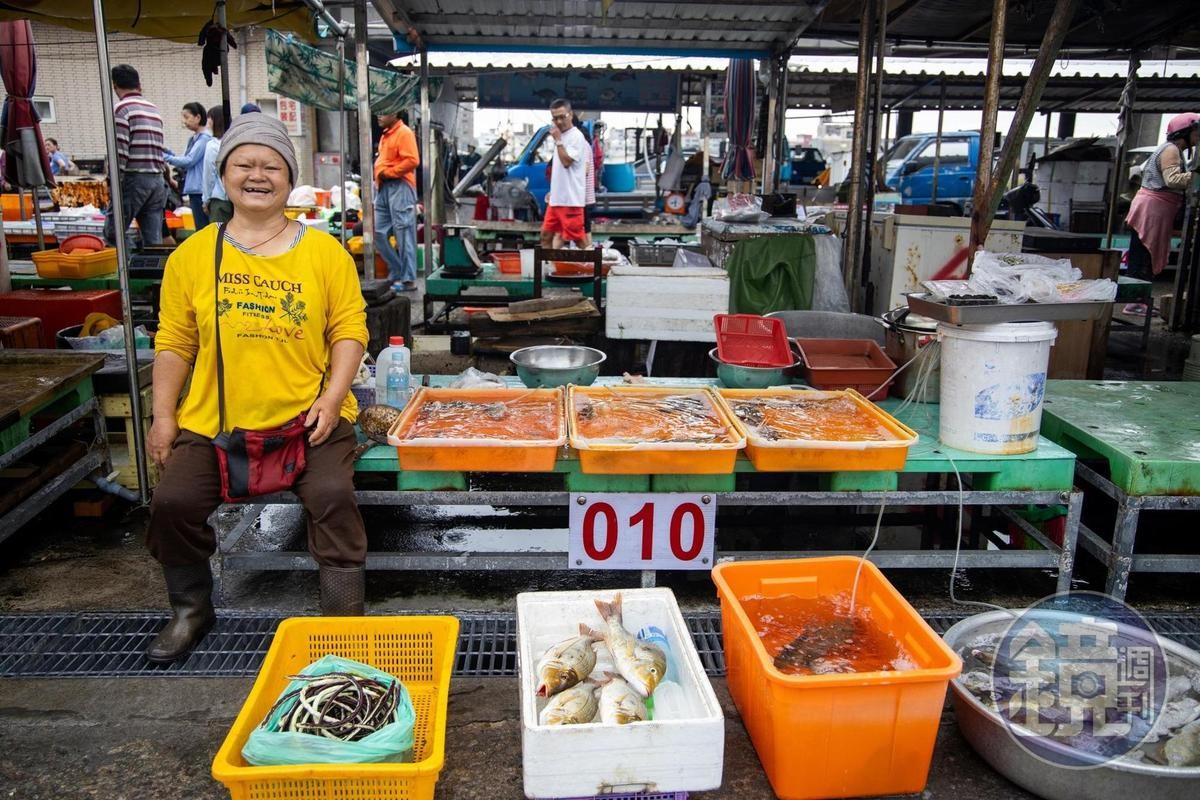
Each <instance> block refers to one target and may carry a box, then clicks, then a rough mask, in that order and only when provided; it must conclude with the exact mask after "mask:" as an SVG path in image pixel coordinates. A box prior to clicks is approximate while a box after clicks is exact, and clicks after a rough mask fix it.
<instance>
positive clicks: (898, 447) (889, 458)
mask: <svg viewBox="0 0 1200 800" xmlns="http://www.w3.org/2000/svg"><path fill="white" fill-rule="evenodd" d="M719 394H720V396H721V401H722V402H723V403H724V404H725V405H726V407H727V409H728V412H729V417H730V418H731V419H732V420H733V424H734V425H736V426H737V427H738V429H739V430H740V431H741V432H742V434H743V435H744V436H745V437H746V457H747V458H749V459H750V463H752V464H753V465H754V468H755V469H756V470H758V471H759V472H805V471H807V472H866V471H875V470H898V469H903V467H904V462H905V461H906V460H907V459H908V448H909V447H911V446H912V445H913V444H915V443H916V441H917V432H916V431H914V430H913V429H912V428H910V427H908V426H907V425H905V424H904V423H902V422H900V421H899V420H897V419H896V418H895V417H892V416H891V415H890V414H888V413H887V412H885V411H883V410H882V409H880V408H879V407H878V406H876V405H875V404H874V403H871V402H870V401H868V400H867V399H866V398H865V397H863V396H862V395H861V394H859V393H858V392H856V391H854V390H853V389H847V390H845V391H840V392H811V391H796V390H793V389H720V390H719ZM772 399H774V400H776V401H779V406H780V407H779V408H772V407H771V406H770V405H769V403H770V401H771V400H772ZM748 401H759V403H762V405H759V404H758V403H755V404H751V403H750V402H748ZM793 408H794V409H796V412H793V411H792V409H793ZM802 408H804V409H805V411H806V412H808V413H805V414H801V413H797V412H799V411H800V409H802ZM756 410H757V411H758V412H759V413H760V414H762V415H763V422H762V423H753V422H752V421H751V420H752V419H753V417H751V418H750V420H747V419H744V418H743V417H744V416H749V415H751V414H753V413H754V411H756ZM772 422H776V423H777V426H778V427H776V426H772V425H771V423H772ZM760 424H761V425H763V426H765V427H760Z"/></svg>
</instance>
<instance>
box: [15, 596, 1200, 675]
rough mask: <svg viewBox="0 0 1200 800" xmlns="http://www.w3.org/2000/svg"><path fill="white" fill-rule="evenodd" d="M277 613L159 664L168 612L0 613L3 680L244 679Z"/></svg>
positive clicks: (709, 654) (470, 625)
mask: <svg viewBox="0 0 1200 800" xmlns="http://www.w3.org/2000/svg"><path fill="white" fill-rule="evenodd" d="M458 616H459V619H460V622H461V627H460V629H459V638H458V655H457V658H456V660H455V665H454V675H455V676H457V677H506V676H511V675H515V674H516V673H517V625H516V619H515V617H514V615H512V614H508V613H489V614H460V615H458ZM683 616H684V621H685V622H686V623H687V627H688V631H689V632H690V633H691V635H692V641H693V643H694V644H695V646H696V651H697V652H698V653H699V655H700V662H701V663H702V664H703V665H704V669H705V671H706V672H707V673H708V674H709V675H710V676H713V677H717V676H722V675H724V674H725V654H724V649H723V646H722V641H721V617H720V614H718V613H717V612H715V611H712V612H689V613H686V614H684V615H683ZM924 616H925V619H926V621H927V622H929V624H930V626H931V627H932V628H933V629H934V630H935V631H937V632H938V633H943V632H945V631H946V629H948V628H949V627H950V626H951V625H953V624H954V623H955V622H958V621H959V620H961V619H963V618H964V617H965V616H967V615H966V614H959V613H944V612H932V613H926V614H925V615H924ZM1146 617H1147V619H1148V621H1149V622H1150V624H1151V625H1152V626H1153V627H1154V628H1155V630H1157V631H1158V632H1159V633H1160V634H1162V635H1163V636H1166V637H1168V638H1170V639H1174V640H1175V641H1177V642H1179V643H1180V644H1182V645H1185V646H1187V647H1190V648H1192V649H1194V650H1200V616H1197V615H1192V614H1175V613H1164V614H1147V615H1146ZM282 619H283V617H281V616H279V615H277V614H262V613H252V612H222V613H221V614H219V615H218V618H217V624H216V625H215V626H214V627H213V630H212V631H211V632H209V634H208V635H207V636H206V637H205V638H204V641H203V642H201V644H200V646H199V647H198V648H196V649H195V650H193V651H192V653H191V654H190V655H189V656H188V657H187V658H186V659H184V660H183V661H180V662H177V663H175V664H170V665H167V666H156V665H153V664H150V663H148V662H147V661H146V660H145V659H144V658H143V657H142V651H143V650H145V648H146V646H147V645H148V644H149V643H150V640H151V638H152V637H153V636H154V634H155V633H156V632H157V631H158V629H159V628H160V627H162V625H163V623H164V622H166V620H167V615H166V614H165V613H145V612H81V613H75V614H0V677H12V678H15V677H23V678H47V677H49V678H66V677H74V678H103V677H155V676H163V677H166V676H190V677H243V676H253V675H255V674H257V672H258V668H259V665H261V664H262V660H263V657H264V656H265V655H266V652H267V648H268V647H269V646H270V644H271V637H272V636H273V634H274V631H275V628H276V627H277V626H278V624H279V622H280V621H281V620H282Z"/></svg>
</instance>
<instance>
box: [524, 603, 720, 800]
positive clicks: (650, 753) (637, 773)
mask: <svg viewBox="0 0 1200 800" xmlns="http://www.w3.org/2000/svg"><path fill="white" fill-rule="evenodd" d="M618 592H619V593H620V594H621V597H622V606H623V613H624V624H625V627H626V629H628V630H629V631H630V632H631V633H636V632H637V631H638V630H639V629H640V628H641V627H643V626H646V625H657V626H658V627H659V628H661V629H662V630H663V631H664V632H665V633H666V635H667V640H668V643H669V645H670V648H671V657H672V660H673V668H674V671H675V674H676V678H677V680H678V682H679V685H680V686H681V687H682V696H683V702H681V703H679V704H678V709H677V713H676V714H673V715H663V716H662V718H659V719H655V720H651V721H645V722H634V723H630V724H628V725H605V724H602V723H599V722H594V723H587V724H582V725H541V724H539V723H538V715H539V713H540V712H541V710H542V708H543V707H544V706H545V703H546V700H545V698H541V697H537V696H536V695H535V694H534V691H535V689H536V687H537V676H536V674H535V670H536V667H537V662H538V659H540V658H541V657H542V654H543V653H545V651H546V650H547V649H549V648H550V647H551V646H553V645H555V644H557V643H558V642H561V641H563V640H564V639H568V638H570V637H571V636H575V635H577V634H578V633H579V623H581V622H583V623H586V624H587V625H589V626H590V627H593V628H596V629H598V630H602V629H603V627H604V625H603V623H602V621H601V620H600V615H599V613H598V612H597V611H596V605H595V601H596V600H603V601H605V602H608V601H611V600H612V599H613V596H614V595H616V594H617V593H618ZM606 661H607V662H608V663H611V660H610V657H609V656H607V655H606V654H605V652H604V649H603V648H601V650H600V655H599V658H598V659H597V665H596V673H598V672H599V671H601V670H602V669H604V668H605V666H606V665H605V662H606ZM517 664H518V667H519V669H518V674H519V675H520V679H521V754H522V760H523V764H524V773H525V796H526V797H530V798H563V797H591V796H595V795H599V794H606V793H612V792H614V791H635V790H638V789H640V790H644V791H650V792H692V791H704V790H708V789H716V788H717V787H719V786H720V785H721V769H722V765H723V763H724V750H725V719H724V715H723V713H722V711H721V706H720V705H719V704H718V702H717V697H716V695H715V694H714V693H713V689H712V684H710V683H709V681H708V676H707V675H705V674H704V667H703V665H702V664H701V663H700V656H699V655H698V654H697V653H696V648H695V646H694V645H693V644H692V638H691V636H690V635H689V634H688V630H687V626H686V624H685V623H684V621H683V616H682V615H681V614H680V613H679V606H678V604H677V603H676V602H675V595H674V594H673V593H672V592H671V591H670V590H669V589H620V590H595V591H586V592H523V593H521V594H518V595H517ZM608 669H609V670H612V668H611V667H608ZM612 671H615V670H612ZM596 673H593V674H596Z"/></svg>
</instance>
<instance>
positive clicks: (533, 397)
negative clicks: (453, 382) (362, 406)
mask: <svg viewBox="0 0 1200 800" xmlns="http://www.w3.org/2000/svg"><path fill="white" fill-rule="evenodd" d="M454 400H459V401H466V402H470V403H484V404H491V403H517V402H537V403H540V404H542V405H543V406H544V408H545V413H546V414H547V415H552V416H553V421H554V428H555V431H556V435H555V436H554V437H553V438H548V439H523V438H518V435H517V434H515V433H512V434H509V435H507V436H500V435H496V434H493V433H489V434H487V435H486V436H485V435H483V434H480V435H477V436H475V435H471V430H470V427H471V425H472V424H473V422H474V421H475V418H479V417H480V415H479V414H476V415H475V417H474V418H473V417H472V416H469V415H465V414H464V415H463V419H462V425H463V432H462V434H463V435H460V436H456V437H445V438H420V439H406V438H405V435H406V433H407V431H408V430H409V429H410V428H411V427H412V425H413V424H414V422H415V421H416V418H417V416H418V414H420V412H421V408H422V406H424V405H425V404H427V403H432V402H437V401H454ZM481 421H483V422H485V423H490V427H492V428H496V427H500V426H501V425H503V424H504V423H503V421H502V420H500V421H492V420H486V419H483V420H481ZM504 427H508V426H507V425H504ZM388 441H389V442H390V443H391V444H392V445H394V446H395V447H396V453H397V460H398V461H399V462H400V468H401V469H403V470H417V471H428V472H553V471H554V465H555V462H556V461H557V460H558V451H559V448H561V447H562V446H563V445H564V444H566V442H567V426H566V422H565V421H564V419H563V391H562V389H442V388H430V387H427V386H422V387H421V388H419V389H418V390H417V391H416V393H415V394H414V395H413V397H412V399H411V400H409V401H408V404H407V405H406V406H405V407H404V411H403V412H402V413H401V415H400V417H399V418H398V419H397V420H396V422H395V424H394V425H393V426H392V429H391V431H389V432H388Z"/></svg>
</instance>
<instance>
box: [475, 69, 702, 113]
mask: <svg viewBox="0 0 1200 800" xmlns="http://www.w3.org/2000/svg"><path fill="white" fill-rule="evenodd" d="M478 84H479V86H478V100H477V102H476V105H478V107H479V108H549V107H550V103H552V102H553V101H555V100H557V99H558V98H560V97H561V98H564V99H566V100H569V101H570V102H571V105H572V107H573V108H575V109H576V110H579V111H641V112H645V113H660V114H667V113H670V114H673V113H675V111H676V109H677V108H678V106H679V76H678V75H675V74H671V73H661V72H650V71H648V70H642V71H634V70H632V69H625V70H594V69H591V70H588V69H585V70H538V71H536V72H509V73H503V74H489V75H480V76H479V78H478Z"/></svg>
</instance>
